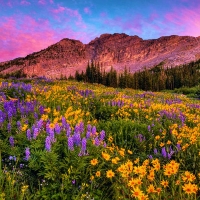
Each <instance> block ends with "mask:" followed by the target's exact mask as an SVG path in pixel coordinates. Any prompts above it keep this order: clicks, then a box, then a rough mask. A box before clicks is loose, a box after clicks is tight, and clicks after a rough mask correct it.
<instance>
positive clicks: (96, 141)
mask: <svg viewBox="0 0 200 200" xmlns="http://www.w3.org/2000/svg"><path fill="white" fill-rule="evenodd" d="M94 144H95V146H99V145H100V141H99V138H98V137H95V138H94Z"/></svg>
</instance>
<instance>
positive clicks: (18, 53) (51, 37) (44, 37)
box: [0, 16, 94, 62]
mask: <svg viewBox="0 0 200 200" xmlns="http://www.w3.org/2000/svg"><path fill="white" fill-rule="evenodd" d="M0 33H1V34H0V46H1V48H0V55H1V57H0V62H2V61H6V60H11V59H14V58H17V57H24V56H26V55H28V54H30V53H32V52H37V51H40V50H41V49H45V48H47V47H48V46H50V45H52V44H54V43H56V42H58V41H60V40H61V39H63V38H70V39H78V40H81V41H89V40H90V39H91V37H93V35H94V33H93V32H91V33H88V32H84V31H82V30H78V31H74V30H73V29H72V28H70V27H67V28H64V29H60V30H58V29H54V28H52V26H51V24H50V22H49V21H48V20H41V19H39V20H35V19H34V18H32V17H30V16H13V17H4V18H0Z"/></svg>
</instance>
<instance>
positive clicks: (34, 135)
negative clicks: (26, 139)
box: [33, 128, 39, 139]
mask: <svg viewBox="0 0 200 200" xmlns="http://www.w3.org/2000/svg"><path fill="white" fill-rule="evenodd" d="M38 134H39V129H38V128H34V130H33V139H36V137H37V136H38Z"/></svg>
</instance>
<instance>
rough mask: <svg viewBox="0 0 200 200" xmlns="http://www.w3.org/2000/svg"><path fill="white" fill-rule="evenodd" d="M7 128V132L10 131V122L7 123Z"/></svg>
mask: <svg viewBox="0 0 200 200" xmlns="http://www.w3.org/2000/svg"><path fill="white" fill-rule="evenodd" d="M7 129H8V132H11V123H8V124H7Z"/></svg>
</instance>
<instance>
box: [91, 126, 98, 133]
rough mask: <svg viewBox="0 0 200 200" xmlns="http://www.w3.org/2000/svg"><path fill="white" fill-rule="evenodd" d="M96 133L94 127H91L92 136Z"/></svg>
mask: <svg viewBox="0 0 200 200" xmlns="http://www.w3.org/2000/svg"><path fill="white" fill-rule="evenodd" d="M96 132H97V129H96V126H93V127H92V135H95V134H96Z"/></svg>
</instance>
